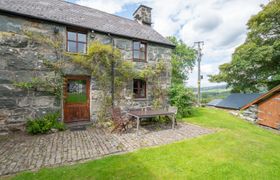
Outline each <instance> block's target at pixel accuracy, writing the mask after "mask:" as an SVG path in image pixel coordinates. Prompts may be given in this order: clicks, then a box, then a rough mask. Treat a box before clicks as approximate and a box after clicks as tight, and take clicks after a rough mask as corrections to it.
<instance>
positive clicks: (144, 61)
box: [132, 59, 148, 63]
mask: <svg viewBox="0 0 280 180" xmlns="http://www.w3.org/2000/svg"><path fill="white" fill-rule="evenodd" d="M132 61H133V62H143V63H147V62H148V61H146V60H139V59H132Z"/></svg>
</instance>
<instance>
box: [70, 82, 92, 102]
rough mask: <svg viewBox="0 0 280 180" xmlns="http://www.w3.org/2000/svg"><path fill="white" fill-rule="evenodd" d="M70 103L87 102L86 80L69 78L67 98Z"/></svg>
mask: <svg viewBox="0 0 280 180" xmlns="http://www.w3.org/2000/svg"><path fill="white" fill-rule="evenodd" d="M66 102H68V103H86V102H87V94H86V80H68V83H67V98H66Z"/></svg>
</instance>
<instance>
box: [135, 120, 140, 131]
mask: <svg viewBox="0 0 280 180" xmlns="http://www.w3.org/2000/svg"><path fill="white" fill-rule="evenodd" d="M139 125H140V118H139V117H137V129H136V131H137V134H138V130H139Z"/></svg>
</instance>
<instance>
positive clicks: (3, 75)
mask: <svg viewBox="0 0 280 180" xmlns="http://www.w3.org/2000/svg"><path fill="white" fill-rule="evenodd" d="M13 81H15V72H12V71H7V70H0V84H12V83H13Z"/></svg>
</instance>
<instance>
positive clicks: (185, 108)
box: [169, 84, 194, 118]
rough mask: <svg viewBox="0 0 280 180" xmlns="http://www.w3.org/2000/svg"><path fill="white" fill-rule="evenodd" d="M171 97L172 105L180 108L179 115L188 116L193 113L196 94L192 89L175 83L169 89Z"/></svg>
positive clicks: (180, 116)
mask: <svg viewBox="0 0 280 180" xmlns="http://www.w3.org/2000/svg"><path fill="white" fill-rule="evenodd" d="M169 98H170V103H171V105H172V106H176V107H177V108H178V117H179V118H182V117H187V116H189V115H190V114H191V113H192V109H193V108H192V106H193V102H194V99H193V98H194V95H193V92H192V90H190V89H188V88H186V87H185V86H184V85H182V84H176V85H173V86H172V87H171V88H170V90H169Z"/></svg>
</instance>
